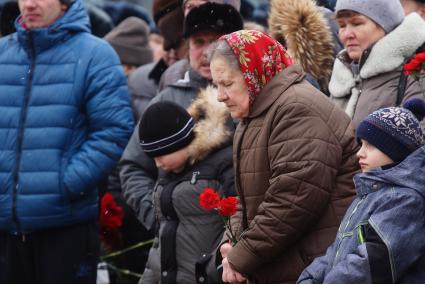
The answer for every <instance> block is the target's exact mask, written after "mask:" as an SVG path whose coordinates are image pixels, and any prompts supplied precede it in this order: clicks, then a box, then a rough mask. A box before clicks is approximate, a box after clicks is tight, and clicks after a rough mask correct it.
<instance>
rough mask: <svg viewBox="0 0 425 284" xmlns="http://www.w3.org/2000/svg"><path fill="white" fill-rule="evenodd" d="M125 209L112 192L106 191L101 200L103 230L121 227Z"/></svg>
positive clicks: (100, 219)
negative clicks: (119, 204)
mask: <svg viewBox="0 0 425 284" xmlns="http://www.w3.org/2000/svg"><path fill="white" fill-rule="evenodd" d="M123 218H124V211H123V210H122V208H121V207H120V206H118V205H117V203H116V202H115V199H114V197H113V196H112V194H110V193H106V194H105V195H104V196H103V197H102V200H101V202H100V216H99V223H100V224H99V225H100V228H101V230H107V231H111V230H116V229H118V228H119V227H121V224H122V220H123Z"/></svg>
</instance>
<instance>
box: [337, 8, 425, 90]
mask: <svg viewBox="0 0 425 284" xmlns="http://www.w3.org/2000/svg"><path fill="white" fill-rule="evenodd" d="M424 43H425V21H424V20H423V19H422V18H421V17H420V16H419V15H418V14H417V13H411V14H410V15H408V16H406V17H405V19H404V21H403V22H402V23H401V24H400V25H399V26H398V27H397V28H395V29H394V30H393V31H392V32H390V33H389V34H387V35H386V36H385V37H383V38H382V39H380V40H379V41H378V42H376V44H375V45H374V46H373V47H372V49H371V51H370V54H369V57H368V58H367V59H366V62H365V63H364V64H363V66H362V67H361V69H360V79H368V78H371V77H374V76H376V75H379V74H383V73H386V72H390V71H392V70H395V69H397V68H399V67H400V66H401V65H403V64H404V62H405V61H406V59H408V58H410V57H411V56H412V55H413V54H415V52H416V50H418V48H420V47H421V46H422V45H423V44H424ZM345 56H346V51H345V50H343V51H341V53H340V54H339V55H338V57H337V59H336V60H335V63H334V68H333V73H332V78H331V81H330V83H329V90H330V92H331V94H332V96H333V97H337V98H340V97H345V96H347V95H350V94H351V89H352V88H354V87H355V85H356V82H355V78H354V75H353V73H352V72H351V70H350V68H349V63H348V62H347V61H345V60H344V57H345Z"/></svg>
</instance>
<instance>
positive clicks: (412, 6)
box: [400, 0, 425, 19]
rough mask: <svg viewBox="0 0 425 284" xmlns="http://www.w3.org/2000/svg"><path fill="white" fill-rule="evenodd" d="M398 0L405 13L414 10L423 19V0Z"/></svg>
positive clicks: (424, 5)
mask: <svg viewBox="0 0 425 284" xmlns="http://www.w3.org/2000/svg"><path fill="white" fill-rule="evenodd" d="M400 2H401V5H402V6H403V9H404V13H405V14H406V15H409V14H410V13H413V12H416V13H418V14H419V15H420V16H421V17H422V19H425V0H400Z"/></svg>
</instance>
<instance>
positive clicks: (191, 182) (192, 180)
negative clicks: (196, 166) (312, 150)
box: [190, 171, 201, 184]
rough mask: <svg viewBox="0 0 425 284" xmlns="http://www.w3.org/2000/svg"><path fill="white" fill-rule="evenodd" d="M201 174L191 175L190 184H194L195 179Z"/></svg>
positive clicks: (194, 173)
mask: <svg viewBox="0 0 425 284" xmlns="http://www.w3.org/2000/svg"><path fill="white" fill-rule="evenodd" d="M200 174H201V173H200V172H199V171H198V172H193V173H192V179H191V180H190V184H195V183H196V177H197V176H198V175H200Z"/></svg>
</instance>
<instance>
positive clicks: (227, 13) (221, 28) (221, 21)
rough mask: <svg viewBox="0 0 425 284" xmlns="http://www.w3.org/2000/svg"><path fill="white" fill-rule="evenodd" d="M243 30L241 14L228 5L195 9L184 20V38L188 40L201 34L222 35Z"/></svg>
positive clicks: (204, 5) (202, 6)
mask: <svg viewBox="0 0 425 284" xmlns="http://www.w3.org/2000/svg"><path fill="white" fill-rule="evenodd" d="M241 29H243V22H242V17H241V15H240V14H239V12H238V11H237V10H236V9H235V8H234V7H233V6H232V5H228V4H217V3H205V4H202V5H201V6H199V7H195V8H193V9H192V10H191V11H190V12H189V14H187V16H186V18H185V20H184V26H183V36H184V37H185V38H188V37H190V36H192V35H194V34H196V33H199V32H216V33H218V34H220V35H224V34H228V33H231V32H235V31H238V30H241Z"/></svg>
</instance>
